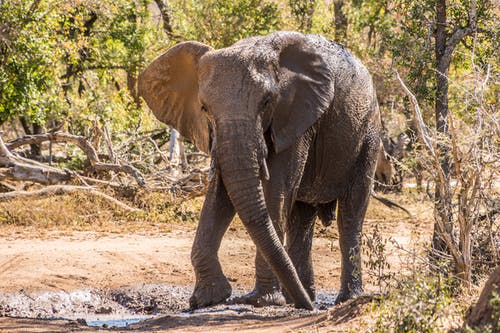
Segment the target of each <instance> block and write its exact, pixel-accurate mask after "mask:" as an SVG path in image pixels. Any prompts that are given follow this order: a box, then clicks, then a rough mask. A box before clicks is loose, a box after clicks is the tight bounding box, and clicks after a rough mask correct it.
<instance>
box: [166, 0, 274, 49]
mask: <svg viewBox="0 0 500 333" xmlns="http://www.w3.org/2000/svg"><path fill="white" fill-rule="evenodd" d="M172 6H173V11H174V16H175V17H176V18H177V20H176V23H175V25H174V29H175V30H176V31H179V33H180V35H182V36H183V37H184V38H186V39H192V40H197V41H200V42H203V43H207V44H209V45H211V46H213V47H215V48H222V47H226V46H229V45H231V44H233V43H234V42H236V41H238V40H240V39H243V38H246V37H250V36H256V35H265V34H267V33H270V32H272V31H274V30H276V29H278V26H279V23H280V13H279V9H278V5H277V4H276V3H275V2H273V1H269V0H206V1H196V0H189V1H179V2H176V3H174V4H172Z"/></svg>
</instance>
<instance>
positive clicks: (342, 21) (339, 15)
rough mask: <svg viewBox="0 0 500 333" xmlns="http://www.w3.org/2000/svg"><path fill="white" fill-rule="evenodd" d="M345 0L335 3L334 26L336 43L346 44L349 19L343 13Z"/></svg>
mask: <svg viewBox="0 0 500 333" xmlns="http://www.w3.org/2000/svg"><path fill="white" fill-rule="evenodd" d="M343 7H344V0H336V1H335V2H334V3H333V15H334V19H333V24H334V25H335V41H336V42H339V43H345V41H346V39H347V17H346V15H345V13H344V11H343Z"/></svg>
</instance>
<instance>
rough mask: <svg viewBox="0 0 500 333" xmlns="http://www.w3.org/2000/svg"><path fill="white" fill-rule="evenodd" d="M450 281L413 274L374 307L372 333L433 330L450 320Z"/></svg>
mask: <svg viewBox="0 0 500 333" xmlns="http://www.w3.org/2000/svg"><path fill="white" fill-rule="evenodd" d="M451 286H452V285H451V280H448V279H446V278H444V277H443V276H440V275H437V276H425V275H422V274H416V275H414V276H412V277H410V278H406V279H405V280H403V281H401V283H400V285H399V286H398V288H397V289H395V290H394V291H393V292H392V293H391V294H390V295H389V296H388V297H387V298H385V299H383V300H382V302H380V304H379V305H378V307H376V308H375V309H374V310H377V316H378V317H377V318H376V322H375V325H374V327H373V328H371V330H370V332H372V333H382V332H391V333H393V332H394V333H403V332H404V333H406V332H408V333H410V332H411V333H432V332H438V331H439V329H440V328H442V327H443V326H446V325H445V322H444V321H446V320H451V319H452V318H451V317H450V316H451V310H452V305H453V298H452V294H451Z"/></svg>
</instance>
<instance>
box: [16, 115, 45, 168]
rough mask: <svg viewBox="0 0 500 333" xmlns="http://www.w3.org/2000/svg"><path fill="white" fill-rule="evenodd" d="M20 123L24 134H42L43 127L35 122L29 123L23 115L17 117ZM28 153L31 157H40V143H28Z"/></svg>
mask: <svg viewBox="0 0 500 333" xmlns="http://www.w3.org/2000/svg"><path fill="white" fill-rule="evenodd" d="M19 120H20V121H21V125H22V126H23V129H24V133H25V134H26V135H35V134H42V133H43V127H42V126H41V125H38V124H36V123H30V122H28V120H27V119H26V118H25V117H19ZM30 155H31V156H32V157H33V158H35V159H36V158H37V157H40V156H41V155H42V145H41V144H31V145H30Z"/></svg>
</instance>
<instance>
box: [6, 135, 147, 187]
mask: <svg viewBox="0 0 500 333" xmlns="http://www.w3.org/2000/svg"><path fill="white" fill-rule="evenodd" d="M45 141H50V142H69V143H73V144H75V145H77V146H78V147H79V148H80V149H81V150H82V151H83V152H84V153H85V155H87V159H88V161H89V164H90V166H91V168H92V169H94V170H95V171H96V172H102V171H113V172H123V173H127V174H130V175H131V176H133V177H134V178H135V179H136V181H137V184H139V185H140V186H145V185H146V181H145V180H144V177H143V175H142V174H141V173H140V172H139V170H137V169H136V168H134V167H133V166H131V165H128V164H113V163H102V162H100V161H99V157H98V155H97V152H96V150H95V149H94V147H93V146H92V145H91V144H90V142H88V141H87V139H86V138H85V137H83V136H78V135H72V134H66V133H45V134H36V135H28V136H25V137H22V138H19V139H16V140H13V141H11V142H9V143H8V144H7V145H6V148H7V150H12V149H15V148H18V147H20V146H23V145H28V144H40V143H42V142H45ZM9 154H10V156H11V157H10V159H11V160H12V156H13V154H12V153H10V152H9ZM0 164H4V163H2V160H1V159H0ZM44 167H46V166H44ZM55 170H58V169H55ZM59 172H60V170H59ZM63 180H67V179H63ZM43 184H45V183H43Z"/></svg>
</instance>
